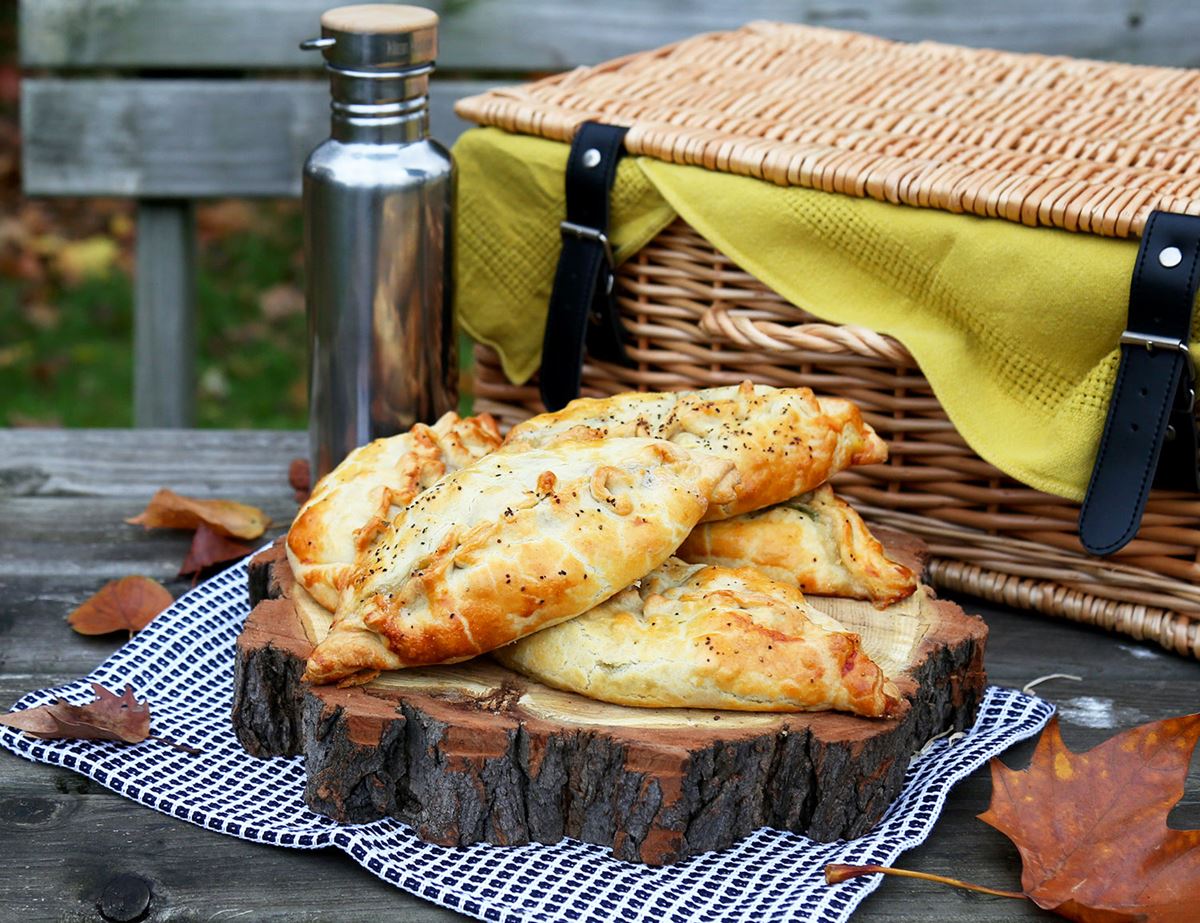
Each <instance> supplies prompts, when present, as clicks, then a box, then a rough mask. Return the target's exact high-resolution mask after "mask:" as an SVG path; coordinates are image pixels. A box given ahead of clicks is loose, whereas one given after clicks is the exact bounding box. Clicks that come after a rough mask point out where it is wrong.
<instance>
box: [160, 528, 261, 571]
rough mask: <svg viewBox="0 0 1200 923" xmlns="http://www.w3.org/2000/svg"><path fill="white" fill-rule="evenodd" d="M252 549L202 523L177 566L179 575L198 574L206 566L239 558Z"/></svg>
mask: <svg viewBox="0 0 1200 923" xmlns="http://www.w3.org/2000/svg"><path fill="white" fill-rule="evenodd" d="M253 550H254V549H253V548H251V547H250V546H249V545H243V544H242V543H241V542H235V541H233V540H232V539H230V538H227V537H226V536H224V535H221V534H220V533H218V532H215V531H214V530H212V529H210V528H209V527H208V526H207V525H206V524H203V523H202V524H201V525H200V527H199V528H198V529H197V530H196V534H195V535H194V536H192V547H191V548H189V549H188V553H187V557H186V558H184V561H183V566H182V567H180V568H179V576H181V577H184V576H192V575H195V576H199V575H200V573H201V572H203V571H204V570H205V569H206V568H209V567H213V566H215V565H217V564H224V563H226V562H228V561H237V560H240V559H241V558H244V557H245V556H246V555H248V554H249V553H250V552H251V551H253Z"/></svg>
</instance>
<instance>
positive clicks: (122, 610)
mask: <svg viewBox="0 0 1200 923" xmlns="http://www.w3.org/2000/svg"><path fill="white" fill-rule="evenodd" d="M173 602H175V597H174V596H172V595H171V593H170V591H169V590H168V589H167V588H166V587H164V586H163V585H162V584H161V583H159V582H158V581H157V580H151V579H150V578H149V577H122V578H121V579H119V580H110V581H109V582H108V583H106V584H104V586H102V587H101V588H100V590H99V591H98V592H97V593H95V594H94V595H93V596H91V597H89V598H88V599H85V600H84V601H83V603H82V604H81V605H80V606H79V608H78V609H76V610H75V611H74V612H72V613H71V614H70V615H69V616H67V621H68V622H69V623H70V625H71V627H72V628H74V629H75V630H76V631H77V632H79V633H80V634H81V635H106V634H108V633H109V632H112V631H128V632H129V633H130V634H133V633H134V632H135V631H141V630H142V629H143V628H145V627H146V626H147V625H148V624H149V623H150V620H151V619H153V618H154V617H155V616H156V615H158V614H159V613H160V612H162V611H163V610H164V609H166V608H167V606H169V605H171V603H173Z"/></svg>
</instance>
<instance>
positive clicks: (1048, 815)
mask: <svg viewBox="0 0 1200 923" xmlns="http://www.w3.org/2000/svg"><path fill="white" fill-rule="evenodd" d="M1197 740H1200V714H1195V715H1185V716H1184V717H1182V718H1168V719H1166V720H1165V721H1154V722H1151V723H1150V724H1143V725H1140V726H1139V727H1135V728H1131V729H1130V730H1128V731H1124V732H1122V733H1120V734H1118V735H1117V736H1115V737H1112V738H1110V739H1108V740H1106V741H1105V742H1104V743H1102V744H1100V745H1099V746H1096V747H1093V748H1092V749H1091V750H1088V751H1087V752H1086V753H1072V752H1071V751H1070V750H1068V749H1067V747H1066V744H1064V743H1063V739H1062V735H1061V734H1060V733H1059V730H1058V719H1057V718H1054V719H1052V720H1051V721H1050V723H1049V724H1048V725H1047V726H1046V730H1045V731H1043V732H1042V736H1041V739H1040V740H1038V745H1037V749H1036V750H1034V753H1033V759H1032V761H1031V762H1030V764H1029V768H1027V769H1024V770H1020V771H1018V770H1013V769H1009V768H1008V767H1007V766H1005V765H1004V764H1003V763H1001V762H1000V761H999V760H992V762H991V768H992V803H991V805H990V806H989V807H988V809H987V811H985V812H984V813H983V814H980V815H979V818H980V820H982V821H984V822H985V823H988V824H991V825H992V826H993V827H995V828H996V829H997V830H999V831H1000V832H1001V833H1003V834H1004V835H1005V836H1007V837H1008V838H1009V839H1010V840H1012V841H1013V843H1014V844H1015V845H1016V847H1017V849H1018V850H1019V851H1020V853H1021V863H1022V866H1023V869H1024V870H1023V872H1022V875H1021V887H1022V889H1023V890H1024V891H1025V893H1026V894H1027V895H1029V897H1030V898H1031V899H1032V900H1033V902H1034V903H1036V904H1037V905H1038V906H1039V907H1042V908H1043V909H1045V910H1053V911H1054V912H1055V913H1058V914H1060V915H1061V916H1064V917H1067V918H1068V919H1071V920H1080V921H1088V923H1092V921H1105V923H1107V921H1110V920H1121V919H1129V920H1139V921H1142V920H1144V921H1147V923H1151V921H1154V923H1167V921H1174V920H1178V921H1184V920H1194V919H1196V902H1197V900H1198V899H1200V830H1172V829H1171V828H1170V827H1168V826H1167V815H1168V814H1169V813H1170V812H1171V809H1172V808H1173V807H1174V806H1175V804H1176V803H1177V802H1178V801H1179V799H1180V798H1182V797H1183V789H1184V784H1185V782H1186V781H1187V773H1188V765H1189V763H1190V762H1191V757H1192V751H1193V750H1194V749H1195V747H1196V741H1197Z"/></svg>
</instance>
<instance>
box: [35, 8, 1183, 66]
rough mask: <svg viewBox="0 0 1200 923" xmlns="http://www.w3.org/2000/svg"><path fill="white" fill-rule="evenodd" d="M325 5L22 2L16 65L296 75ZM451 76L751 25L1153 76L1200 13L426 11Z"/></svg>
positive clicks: (558, 62) (1175, 54) (601, 56)
mask: <svg viewBox="0 0 1200 923" xmlns="http://www.w3.org/2000/svg"><path fill="white" fill-rule="evenodd" d="M330 5H331V2H330V0H21V18H20V29H21V33H20V41H21V62H22V64H23V65H24V66H25V67H54V68H64V69H67V68H70V69H76V70H79V69H95V68H129V69H166V70H178V69H180V68H190V69H201V68H203V69H213V70H215V69H226V70H240V69H246V68H264V69H266V68H270V69H275V68H278V69H287V70H291V69H295V68H311V69H312V70H317V69H318V68H319V67H320V64H321V61H320V56H319V55H317V54H314V53H312V52H304V51H300V49H299V48H298V45H299V43H300V42H301V41H302V40H304V39H306V38H312V37H314V36H315V35H316V34H317V32H318V28H317V22H318V20H319V18H320V15H321V12H322V11H323V10H325V9H326V8H327V7H329V6H330ZM420 5H422V6H427V7H430V8H432V9H435V10H437V11H438V13H439V14H440V16H441V23H440V25H439V45H440V48H439V52H438V66H439V67H440V68H441V69H442V70H443V71H462V70H473V71H491V72H511V73H529V72H538V71H543V72H544V71H557V70H563V69H564V68H566V67H571V66H573V65H576V64H596V63H598V62H600V61H605V60H608V59H609V58H614V57H617V56H619V55H623V54H628V53H629V52H631V51H641V50H644V49H646V48H653V47H655V46H656V45H662V44H665V43H667V42H673V41H677V40H678V39H681V38H685V37H686V36H689V35H694V34H696V33H697V32H708V31H712V30H716V29H732V28H736V27H738V26H740V25H742V24H743V23H746V22H749V21H750V20H752V19H774V20H781V21H785V22H803V23H808V24H809V25H816V26H830V27H833V28H838V29H856V30H859V31H863V32H871V33H874V34H876V35H882V36H885V37H887V38H896V39H903V40H907V41H920V40H923V39H931V40H934V41H941V42H956V43H958V44H962V45H975V46H986V47H992V48H1007V49H1011V50H1013V51H1047V52H1051V53H1056V54H1070V55H1077V56H1083V57H1099V58H1111V59H1114V60H1119V61H1135V62H1139V63H1145V64H1175V65H1180V66H1184V65H1194V64H1197V63H1200V46H1197V44H1196V42H1195V36H1196V33H1197V29H1200V6H1197V5H1196V4H1190V3H1178V2H1171V0H1132V2H1131V0H1058V2H1055V3H1046V2H1043V0H1005V2H1003V3H997V2H995V0H920V2H914V0H849V2H847V0H739V2H737V3H730V2H728V0H690V2H687V3H679V2H646V0H608V2H606V3H595V2H590V0H425V2H423V3H422V4H420Z"/></svg>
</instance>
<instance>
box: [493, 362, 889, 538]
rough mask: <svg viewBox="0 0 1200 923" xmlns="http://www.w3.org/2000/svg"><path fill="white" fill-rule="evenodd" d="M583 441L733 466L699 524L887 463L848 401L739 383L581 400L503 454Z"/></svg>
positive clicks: (518, 435) (547, 416)
mask: <svg viewBox="0 0 1200 923" xmlns="http://www.w3.org/2000/svg"><path fill="white" fill-rule="evenodd" d="M583 433H586V434H590V435H593V436H633V435H639V436H657V437H659V438H661V439H669V440H670V441H671V442H674V443H675V444H676V445H681V446H683V447H684V448H686V449H688V450H690V451H702V452H706V453H708V454H710V455H714V456H716V457H718V458H727V459H729V460H731V461H733V462H734V463H735V464H736V465H737V469H738V474H740V475H741V482H740V483H739V484H738V486H737V488H736V496H735V497H734V498H733V500H732V501H730V502H729V503H716V504H713V506H712V507H710V508H709V511H708V513H707V514H705V517H704V518H705V520H706V521H707V520H714V519H728V518H729V517H730V516H736V515H738V514H740V513H746V512H749V511H750V510H757V509H761V508H762V507H765V506H771V505H772V504H775V503H780V502H782V501H784V500H787V499H789V498H791V497H795V496H796V495H797V494H802V493H805V492H807V491H810V490H812V489H813V488H814V487H816V486H817V485H819V484H822V483H824V482H825V481H827V480H828V479H829V478H830V477H832V476H833V475H834V474H836V473H837V472H838V471H841V470H842V469H844V468H847V467H849V466H850V465H867V464H872V463H875V462H882V461H885V460H886V459H887V446H886V445H885V444H884V442H883V440H882V439H880V438H879V436H877V435H876V433H875V431H874V430H873V429H871V427H870V426H868V425H867V424H866V423H864V422H863V418H862V414H861V413H859V410H858V408H857V407H856V406H855V405H854V404H852V403H850V402H849V401H845V400H841V399H838V398H817V397H816V396H814V395H813V393H812V391H811V390H809V389H808V388H770V387H767V386H765V385H759V386H757V387H756V386H755V385H753V384H751V383H750V382H748V381H745V382H742V384H740V385H736V386H734V385H731V386H728V387H723V388H708V389H706V390H703V391H682V392H648V393H628V394H618V395H616V396H615V397H608V398H581V399H579V400H575V401H571V403H569V404H568V405H567V406H566V407H564V408H563V409H562V410H560V411H558V412H556V413H544V414H539V415H538V416H536V417H533V418H531V419H529V420H526V421H525V422H524V423H519V424H517V426H515V427H513V429H512V431H511V432H510V433H509V434H508V438H507V439H505V441H504V447H503V450H504V451H506V452H507V451H519V450H521V449H523V448H528V447H530V446H544V445H548V444H550V443H552V442H553V441H555V440H556V439H561V438H563V437H564V436H570V435H579V434H583Z"/></svg>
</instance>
